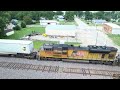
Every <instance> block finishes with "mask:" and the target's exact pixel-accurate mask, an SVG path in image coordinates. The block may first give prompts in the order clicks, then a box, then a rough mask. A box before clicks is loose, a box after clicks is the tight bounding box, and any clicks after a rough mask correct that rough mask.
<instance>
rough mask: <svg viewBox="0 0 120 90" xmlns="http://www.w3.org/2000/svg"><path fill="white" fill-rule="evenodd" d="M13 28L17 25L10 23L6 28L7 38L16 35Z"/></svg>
mask: <svg viewBox="0 0 120 90" xmlns="http://www.w3.org/2000/svg"><path fill="white" fill-rule="evenodd" d="M13 27H15V25H13V24H12V23H9V24H8V25H7V26H6V28H5V29H4V33H5V35H6V36H10V35H12V34H14V30H13Z"/></svg>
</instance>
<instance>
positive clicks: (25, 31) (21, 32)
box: [5, 27, 45, 40]
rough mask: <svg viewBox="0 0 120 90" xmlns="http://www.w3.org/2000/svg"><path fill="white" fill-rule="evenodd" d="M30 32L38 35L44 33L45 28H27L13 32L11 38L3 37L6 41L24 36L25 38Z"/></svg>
mask: <svg viewBox="0 0 120 90" xmlns="http://www.w3.org/2000/svg"><path fill="white" fill-rule="evenodd" d="M32 31H35V32H38V33H41V34H42V33H45V28H43V27H27V28H22V29H21V30H19V31H15V33H14V34H13V35H11V36H8V37H5V38H6V39H16V40H17V39H20V38H22V37H24V36H27V35H29V34H31V33H32Z"/></svg>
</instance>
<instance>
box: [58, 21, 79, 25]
mask: <svg viewBox="0 0 120 90" xmlns="http://www.w3.org/2000/svg"><path fill="white" fill-rule="evenodd" d="M59 23H60V24H62V25H77V24H76V22H74V21H71V22H65V21H59Z"/></svg>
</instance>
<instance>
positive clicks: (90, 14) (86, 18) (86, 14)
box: [85, 11, 93, 20]
mask: <svg viewBox="0 0 120 90" xmlns="http://www.w3.org/2000/svg"><path fill="white" fill-rule="evenodd" d="M92 19H93V15H92V13H91V12H89V11H86V12H85V20H92Z"/></svg>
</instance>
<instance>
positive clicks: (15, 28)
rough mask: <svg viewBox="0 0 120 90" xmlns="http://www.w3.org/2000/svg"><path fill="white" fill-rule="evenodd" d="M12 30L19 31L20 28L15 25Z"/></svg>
mask: <svg viewBox="0 0 120 90" xmlns="http://www.w3.org/2000/svg"><path fill="white" fill-rule="evenodd" d="M13 29H14V30H20V29H21V27H20V26H19V25H16V26H15V27H14V28H13Z"/></svg>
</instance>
